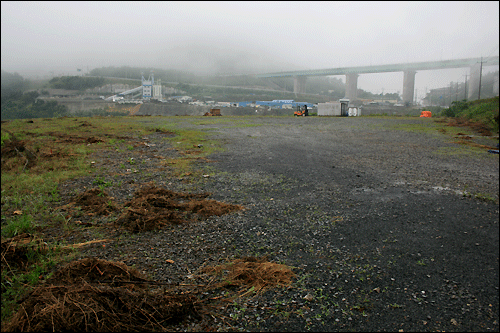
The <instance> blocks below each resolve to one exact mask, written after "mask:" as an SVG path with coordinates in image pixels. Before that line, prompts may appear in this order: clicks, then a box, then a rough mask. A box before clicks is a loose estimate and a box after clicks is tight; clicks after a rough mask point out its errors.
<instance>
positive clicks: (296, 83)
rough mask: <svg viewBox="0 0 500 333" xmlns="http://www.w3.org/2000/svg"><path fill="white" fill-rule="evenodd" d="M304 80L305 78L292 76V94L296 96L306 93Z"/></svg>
mask: <svg viewBox="0 0 500 333" xmlns="http://www.w3.org/2000/svg"><path fill="white" fill-rule="evenodd" d="M306 78H307V76H294V77H293V92H294V93H296V94H305V93H306Z"/></svg>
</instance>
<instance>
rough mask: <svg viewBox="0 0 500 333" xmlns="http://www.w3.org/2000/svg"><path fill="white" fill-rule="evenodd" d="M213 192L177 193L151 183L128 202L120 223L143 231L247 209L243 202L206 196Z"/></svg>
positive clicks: (130, 228)
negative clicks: (236, 202)
mask: <svg viewBox="0 0 500 333" xmlns="http://www.w3.org/2000/svg"><path fill="white" fill-rule="evenodd" d="M209 195H210V193H200V194H189V193H177V192H173V191H170V190H167V189H164V188H159V187H156V186H155V185H152V184H148V185H147V186H145V187H143V188H141V189H140V190H138V191H136V192H135V194H134V198H133V199H132V200H130V201H128V202H126V203H125V205H124V206H125V207H127V211H126V212H125V213H123V214H122V215H121V216H120V217H119V218H118V220H117V221H116V223H117V224H119V225H122V226H123V227H125V228H126V229H128V230H130V231H132V232H140V231H148V230H154V229H159V228H161V227H163V226H165V225H167V224H181V223H187V222H189V221H192V220H195V219H197V218H206V217H209V216H213V215H216V216H220V215H223V214H228V213H231V212H233V211H236V210H240V209H243V207H242V206H240V205H233V204H227V203H223V202H218V201H215V200H205V199H204V198H206V197H207V196H209Z"/></svg>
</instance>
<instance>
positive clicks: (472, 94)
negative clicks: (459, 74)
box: [467, 64, 481, 101]
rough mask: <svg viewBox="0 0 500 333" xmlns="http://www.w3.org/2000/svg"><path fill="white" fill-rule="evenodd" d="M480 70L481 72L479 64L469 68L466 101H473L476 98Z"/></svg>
mask: <svg viewBox="0 0 500 333" xmlns="http://www.w3.org/2000/svg"><path fill="white" fill-rule="evenodd" d="M480 70H481V65H480V64H474V65H472V66H470V80H469V82H468V84H469V87H468V89H469V93H468V94H467V99H468V100H469V101H470V100H475V99H477V98H478V94H479V76H480V73H479V72H480Z"/></svg>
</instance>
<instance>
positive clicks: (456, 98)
mask: <svg viewBox="0 0 500 333" xmlns="http://www.w3.org/2000/svg"><path fill="white" fill-rule="evenodd" d="M456 101H458V81H457V94H456V95H455V102H456Z"/></svg>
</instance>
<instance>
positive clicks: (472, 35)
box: [1, 1, 499, 92]
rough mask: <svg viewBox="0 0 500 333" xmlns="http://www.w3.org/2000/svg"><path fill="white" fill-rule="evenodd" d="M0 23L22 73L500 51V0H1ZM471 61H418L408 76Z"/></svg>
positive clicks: (394, 86)
mask: <svg viewBox="0 0 500 333" xmlns="http://www.w3.org/2000/svg"><path fill="white" fill-rule="evenodd" d="M1 26H2V29H1V50H2V51H1V52H2V55H1V68H2V69H3V70H6V71H9V72H18V73H19V74H21V75H25V76H30V75H47V74H49V73H50V72H51V71H53V72H54V74H55V75H57V74H61V73H64V74H69V75H75V74H76V69H77V68H81V69H82V70H84V71H86V70H87V67H88V68H89V69H93V68H96V67H102V66H117V67H119V66H140V67H149V66H151V67H158V68H164V69H171V68H173V69H186V70H190V71H193V72H197V73H200V74H208V73H213V72H219V73H232V74H234V73H248V72H252V73H258V72H269V71H287V70H298V69H321V68H335V67H344V66H365V65H380V64H392V63H404V62H419V61H432V60H448V59H456V58H470V57H481V56H483V57H488V56H498V41H499V2H497V1H494V2H477V1H472V2H448V1H445V2H310V1H306V2H267V1H264V2H44V1H41V2H17V1H16V2H10V1H2V2H1ZM497 69H498V66H493V67H485V68H484V71H485V72H488V71H491V70H497ZM468 72H469V70H468V69H466V68H464V69H453V70H440V71H432V72H431V71H421V72H417V75H416V82H415V88H416V89H420V90H421V91H422V92H423V90H424V89H425V87H427V89H430V88H436V87H441V86H445V85H449V83H450V81H460V82H463V81H464V79H465V77H464V76H463V75H464V74H468ZM342 79H343V80H344V81H345V78H343V77H342ZM402 82H403V73H387V74H362V75H361V76H360V77H359V79H358V87H359V88H361V89H365V90H368V91H372V92H381V91H382V89H384V92H397V91H399V92H402Z"/></svg>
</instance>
